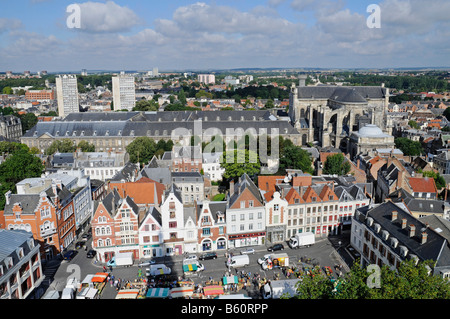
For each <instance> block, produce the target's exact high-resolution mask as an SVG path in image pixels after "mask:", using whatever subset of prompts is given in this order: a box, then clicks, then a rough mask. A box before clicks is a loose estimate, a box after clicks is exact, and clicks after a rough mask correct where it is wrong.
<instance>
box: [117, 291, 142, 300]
mask: <svg viewBox="0 0 450 319" xmlns="http://www.w3.org/2000/svg"><path fill="white" fill-rule="evenodd" d="M138 295H139V289H122V290H119V292H118V293H117V296H116V299H136V298H137V296H138Z"/></svg>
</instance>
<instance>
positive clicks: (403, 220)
mask: <svg viewBox="0 0 450 319" xmlns="http://www.w3.org/2000/svg"><path fill="white" fill-rule="evenodd" d="M406 224H407V221H406V218H402V229H405V228H406Z"/></svg>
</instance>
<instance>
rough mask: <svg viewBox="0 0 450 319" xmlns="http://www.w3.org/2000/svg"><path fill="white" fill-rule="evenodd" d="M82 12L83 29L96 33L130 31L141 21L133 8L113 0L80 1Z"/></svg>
mask: <svg viewBox="0 0 450 319" xmlns="http://www.w3.org/2000/svg"><path fill="white" fill-rule="evenodd" d="M78 5H79V7H80V14H81V19H80V21H81V29H74V30H81V31H85V32H94V33H109V32H123V31H129V30H131V28H132V27H134V26H136V25H138V24H139V23H140V19H139V17H138V16H137V15H136V14H135V13H134V12H133V10H131V9H129V8H127V7H121V6H119V5H117V4H116V3H115V2H113V1H107V2H106V3H101V2H91V1H89V2H84V3H78Z"/></svg>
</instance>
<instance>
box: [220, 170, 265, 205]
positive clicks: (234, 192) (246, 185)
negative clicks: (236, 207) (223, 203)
mask: <svg viewBox="0 0 450 319" xmlns="http://www.w3.org/2000/svg"><path fill="white" fill-rule="evenodd" d="M245 189H248V190H249V191H250V192H251V193H252V194H253V196H254V197H255V198H256V199H257V200H258V201H260V202H261V203H264V198H263V197H262V195H261V193H260V191H259V189H258V187H257V186H256V185H255V183H253V181H252V180H251V179H250V177H249V176H248V175H247V174H244V175H242V176H241V177H240V178H239V182H238V183H237V184H235V185H234V189H231V190H230V191H231V194H229V200H228V207H231V206H232V205H233V204H234V203H235V202H236V201H237V200H238V199H239V197H240V196H241V194H242V192H243V191H244V190H245Z"/></svg>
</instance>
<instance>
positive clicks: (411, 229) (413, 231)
mask: <svg viewBox="0 0 450 319" xmlns="http://www.w3.org/2000/svg"><path fill="white" fill-rule="evenodd" d="M415 234H416V226H414V225H412V224H411V225H409V237H414V235H415Z"/></svg>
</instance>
